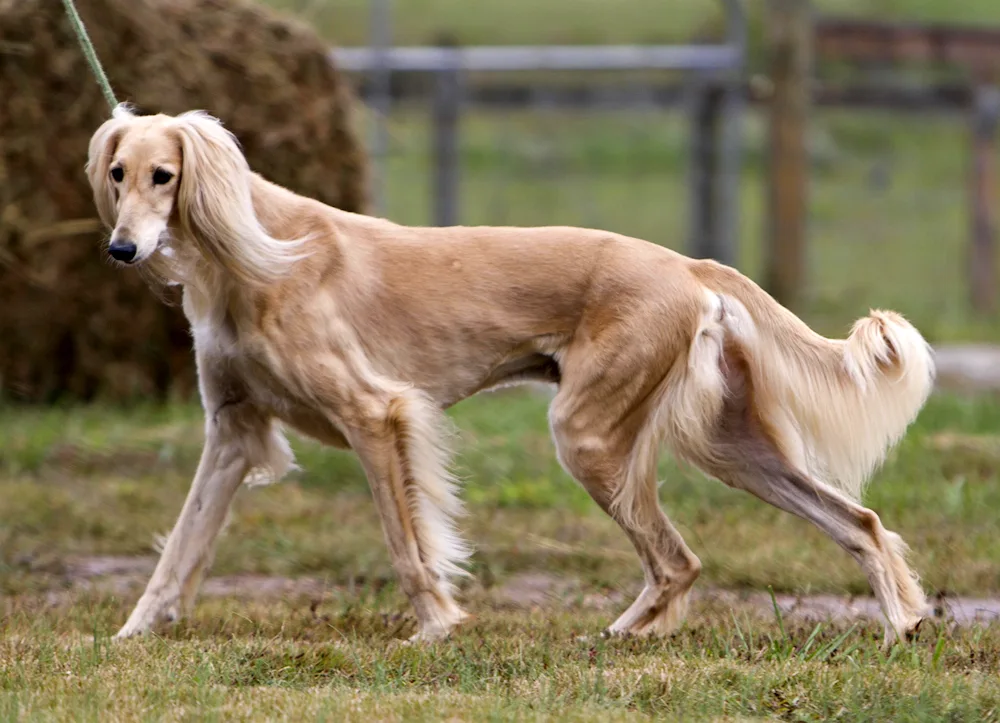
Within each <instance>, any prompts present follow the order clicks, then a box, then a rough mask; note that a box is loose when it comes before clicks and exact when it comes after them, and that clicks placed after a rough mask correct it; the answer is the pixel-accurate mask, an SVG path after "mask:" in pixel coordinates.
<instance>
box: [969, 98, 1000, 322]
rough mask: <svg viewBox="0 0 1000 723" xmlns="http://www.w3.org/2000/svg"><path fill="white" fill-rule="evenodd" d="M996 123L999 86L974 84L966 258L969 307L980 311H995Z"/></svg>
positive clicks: (998, 119)
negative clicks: (976, 85) (969, 222)
mask: <svg viewBox="0 0 1000 723" xmlns="http://www.w3.org/2000/svg"><path fill="white" fill-rule="evenodd" d="M998 125H1000V88H997V87H996V86H992V85H991V86H987V85H981V86H979V87H977V88H976V90H975V95H974V97H973V102H972V129H971V131H972V132H971V136H972V148H971V156H972V157H971V170H972V173H971V178H970V179H969V180H970V188H969V200H970V212H971V219H970V220H971V231H972V238H971V239H970V244H969V257H968V258H969V287H970V291H971V295H972V308H973V309H975V311H977V312H980V313H984V314H987V313H991V312H993V311H995V310H996V302H997V249H996V236H997V212H996V206H997V203H998V202H1000V198H998V197H997V166H996V154H997V147H996V138H997V127H998Z"/></svg>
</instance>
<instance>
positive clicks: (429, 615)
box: [341, 389, 469, 640]
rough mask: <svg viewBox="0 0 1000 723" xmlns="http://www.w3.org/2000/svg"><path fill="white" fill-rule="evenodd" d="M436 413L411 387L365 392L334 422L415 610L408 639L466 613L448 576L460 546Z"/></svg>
mask: <svg viewBox="0 0 1000 723" xmlns="http://www.w3.org/2000/svg"><path fill="white" fill-rule="evenodd" d="M445 421H446V420H445V419H444V418H443V414H442V413H441V411H440V410H439V409H438V408H437V407H435V406H434V405H433V403H432V402H430V401H429V400H428V399H426V398H425V397H424V396H423V395H422V394H420V393H419V392H416V391H414V390H412V389H402V390H394V391H392V392H389V391H386V392H373V393H372V394H371V395H369V396H367V398H365V399H364V400H359V404H358V406H357V409H355V410H351V411H350V412H348V413H347V414H345V415H344V418H343V419H342V420H341V424H342V425H343V427H344V431H345V436H346V437H347V439H348V440H349V441H350V444H351V447H352V448H353V449H354V450H355V452H357V454H358V456H359V458H360V459H361V463H362V465H363V466H364V469H365V473H366V475H367V477H368V482H369V484H370V486H371V489H372V496H373V497H374V500H375V506H376V508H377V510H378V513H379V517H380V518H381V520H382V528H383V532H384V534H385V539H386V543H387V545H388V548H389V555H390V557H391V559H392V564H393V568H394V569H395V571H396V574H397V575H398V577H399V581H400V584H401V585H402V588H403V590H404V592H405V593H406V594H407V596H408V597H409V599H410V602H411V604H412V605H413V607H414V612H415V613H416V615H417V621H418V630H417V632H416V634H415V635H414V636H413V638H414V639H415V640H434V639H437V638H442V637H444V636H446V635H447V634H448V633H449V631H450V630H451V629H452V628H453V627H455V626H456V625H457V624H459V623H460V622H462V621H463V620H464V619H465V618H466V617H467V615H466V613H465V612H464V611H463V610H462V609H461V608H460V607H459V606H458V605H457V604H456V603H455V601H454V599H453V598H452V596H451V585H450V584H449V581H448V578H449V576H451V575H454V574H461V573H462V572H463V571H462V569H461V568H460V567H459V566H458V564H459V563H460V562H461V561H462V560H463V559H464V558H465V557H467V556H468V554H469V553H468V550H467V548H466V546H465V544H464V543H463V542H462V540H461V539H460V538H459V536H458V533H457V531H456V530H455V527H454V521H453V517H454V516H455V515H456V514H458V513H459V512H460V511H461V505H460V502H459V500H458V497H457V494H456V489H455V482H454V481H453V479H452V478H451V476H450V474H449V472H448V468H447V463H448V455H447V450H446V447H445V445H444V439H443V428H442V427H443V425H444V424H445Z"/></svg>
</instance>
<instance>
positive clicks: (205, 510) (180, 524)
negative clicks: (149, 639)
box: [116, 404, 292, 638]
mask: <svg viewBox="0 0 1000 723" xmlns="http://www.w3.org/2000/svg"><path fill="white" fill-rule="evenodd" d="M291 462H292V456H291V451H290V449H289V448H288V444H287V442H286V441H285V440H284V437H283V436H281V434H280V432H279V431H278V430H277V429H274V428H273V427H272V424H271V422H270V420H269V419H268V418H267V417H265V416H264V415H262V414H260V413H259V412H257V410H255V409H252V408H249V406H248V405H246V404H239V405H232V406H226V407H223V408H222V409H220V410H218V411H217V412H216V413H215V414H214V415H212V416H211V417H210V418H209V420H208V422H207V424H206V438H205V447H204V450H203V451H202V455H201V461H200V463H199V464H198V471H197V472H196V473H195V477H194V482H193V483H192V485H191V489H190V491H189V492H188V496H187V499H186V500H185V502H184V507H183V509H182V510H181V514H180V516H179V517H178V519H177V522H176V524H175V525H174V528H173V530H172V531H171V532H170V535H169V537H168V538H167V540H166V543H165V544H164V546H163V551H162V553H161V555H160V560H159V562H158V563H157V565H156V569H155V570H154V572H153V576H152V577H151V578H150V581H149V584H148V585H147V586H146V590H145V592H144V593H143V594H142V597H141V598H140V599H139V602H138V603H137V604H136V606H135V609H134V610H133V611H132V614H131V615H130V616H129V618H128V621H127V622H126V623H125V625H124V626H123V627H122V629H121V630H120V631H119V632H118V634H117V636H116V637H118V638H127V637H130V636H133V635H137V634H140V633H144V632H146V631H148V630H150V629H151V628H152V627H153V626H155V625H156V624H157V623H160V622H166V621H170V622H172V621H175V620H177V619H179V618H180V617H181V616H182V615H184V614H186V613H187V612H188V611H189V610H190V608H191V606H192V605H193V603H194V599H195V597H196V596H197V594H198V588H199V587H200V585H201V580H202V577H203V576H204V573H205V570H206V569H207V568H208V566H209V565H210V564H211V562H212V556H213V550H214V543H215V539H216V537H217V536H218V534H219V531H220V530H221V528H222V526H223V523H224V522H225V519H226V515H227V513H228V510H229V506H230V503H231V502H232V499H233V497H234V495H235V494H236V491H237V490H238V489H239V487H240V484H241V483H242V482H243V480H244V478H245V477H246V475H247V473H248V472H250V471H251V469H252V468H255V467H258V466H259V467H266V468H268V470H269V471H270V472H271V473H272V474H273V475H274V476H275V477H280V476H281V474H282V473H283V472H284V471H285V468H287V467H288V466H290V465H291Z"/></svg>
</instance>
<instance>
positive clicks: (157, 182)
mask: <svg viewBox="0 0 1000 723" xmlns="http://www.w3.org/2000/svg"><path fill="white" fill-rule="evenodd" d="M173 177H174V174H173V173H171V172H170V171H164V170H163V169H162V168H157V169H156V170H155V171H153V185H154V186H162V185H163V184H164V183H170V179H171V178H173Z"/></svg>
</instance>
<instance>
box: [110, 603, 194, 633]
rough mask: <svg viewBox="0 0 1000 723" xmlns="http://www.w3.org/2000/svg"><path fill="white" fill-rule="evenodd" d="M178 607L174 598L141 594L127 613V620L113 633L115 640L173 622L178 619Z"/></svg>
mask: <svg viewBox="0 0 1000 723" xmlns="http://www.w3.org/2000/svg"><path fill="white" fill-rule="evenodd" d="M180 617H181V615H180V607H179V605H178V604H177V601H176V599H171V598H163V597H159V596H156V597H154V598H153V599H148V598H146V597H145V596H143V599H141V600H139V603H138V604H137V605H136V606H135V610H133V611H132V614H131V615H129V618H128V621H127V622H126V623H125V625H123V626H122V628H121V630H119V631H118V632H117V633H116V634H115V638H114V639H115V640H126V639H128V638H134V637H136V636H139V635H144V634H146V633H148V632H150V631H151V630H153V628H155V627H156V626H157V625H159V624H161V623H175V622H177V621H178V620H180Z"/></svg>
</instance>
